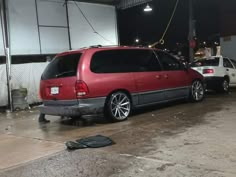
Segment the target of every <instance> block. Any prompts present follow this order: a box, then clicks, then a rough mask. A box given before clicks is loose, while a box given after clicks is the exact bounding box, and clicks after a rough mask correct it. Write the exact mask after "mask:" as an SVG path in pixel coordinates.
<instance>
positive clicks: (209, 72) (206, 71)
mask: <svg viewBox="0 0 236 177" xmlns="http://www.w3.org/2000/svg"><path fill="white" fill-rule="evenodd" d="M212 73H214V69H204V70H203V74H212Z"/></svg>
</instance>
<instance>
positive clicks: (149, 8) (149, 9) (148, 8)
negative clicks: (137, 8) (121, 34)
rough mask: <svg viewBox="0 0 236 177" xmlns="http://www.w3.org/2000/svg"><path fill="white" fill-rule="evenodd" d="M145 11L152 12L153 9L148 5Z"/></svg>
mask: <svg viewBox="0 0 236 177" xmlns="http://www.w3.org/2000/svg"><path fill="white" fill-rule="evenodd" d="M143 10H144V12H151V11H152V8H151V7H150V6H149V5H148V4H147V5H146V7H145V8H144V9H143Z"/></svg>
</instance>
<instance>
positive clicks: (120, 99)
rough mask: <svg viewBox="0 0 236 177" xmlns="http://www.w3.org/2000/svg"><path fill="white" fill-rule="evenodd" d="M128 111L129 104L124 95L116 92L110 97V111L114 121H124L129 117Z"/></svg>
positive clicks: (129, 108) (127, 98)
mask: <svg viewBox="0 0 236 177" xmlns="http://www.w3.org/2000/svg"><path fill="white" fill-rule="evenodd" d="M130 110H131V102H130V99H129V97H128V96H127V95H126V94H125V93H122V92H117V93H113V94H112V95H111V100H110V111H111V114H112V117H113V118H114V119H115V120H117V121H122V120H125V119H126V118H127V117H128V116H129V114H130Z"/></svg>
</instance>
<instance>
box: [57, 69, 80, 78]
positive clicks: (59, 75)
mask: <svg viewBox="0 0 236 177" xmlns="http://www.w3.org/2000/svg"><path fill="white" fill-rule="evenodd" d="M75 72H76V71H72V70H71V71H65V72H62V73H60V74H56V75H55V76H56V78H58V77H61V76H70V74H72V75H73V74H74V73H75Z"/></svg>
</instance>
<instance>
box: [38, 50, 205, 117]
mask: <svg viewBox="0 0 236 177" xmlns="http://www.w3.org/2000/svg"><path fill="white" fill-rule="evenodd" d="M204 94H205V92H204V84H203V76H202V75H201V74H199V73H198V72H196V71H194V70H192V69H190V68H188V67H186V66H185V65H183V64H182V63H180V62H179V61H178V60H177V59H176V58H174V57H173V56H171V55H169V54H167V53H165V52H163V51H161V50H156V49H150V48H137V47H91V48H85V49H80V50H76V51H69V52H64V53H61V54H59V55H57V56H56V57H55V58H54V59H53V60H52V61H51V63H50V64H49V65H48V66H47V68H46V69H45V71H44V72H43V74H42V78H41V82H40V96H41V98H42V100H43V106H41V107H40V112H41V114H45V115H58V116H69V117H79V116H93V115H98V114H105V115H106V117H109V118H111V119H112V120H113V121H123V120H125V119H127V117H128V116H129V115H130V113H131V110H132V109H134V108H138V107H142V106H147V105H152V104H156V103H163V102H168V101H173V100H177V99H190V100H192V101H194V102H198V101H201V100H203V98H204Z"/></svg>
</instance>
